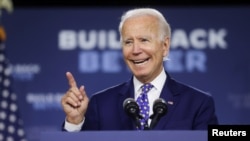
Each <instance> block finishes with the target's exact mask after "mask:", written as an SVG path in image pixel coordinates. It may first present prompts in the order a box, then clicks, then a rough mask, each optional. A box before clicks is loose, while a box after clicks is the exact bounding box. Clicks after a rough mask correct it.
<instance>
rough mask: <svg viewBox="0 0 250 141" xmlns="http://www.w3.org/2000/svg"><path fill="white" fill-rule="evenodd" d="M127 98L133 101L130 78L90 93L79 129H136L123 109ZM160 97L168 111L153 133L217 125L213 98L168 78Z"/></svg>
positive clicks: (204, 128)
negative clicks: (82, 123) (83, 121)
mask: <svg viewBox="0 0 250 141" xmlns="http://www.w3.org/2000/svg"><path fill="white" fill-rule="evenodd" d="M129 97H131V98H134V85H133V80H132V78H131V79H130V80H129V81H128V82H124V83H122V84H119V85H116V86H113V87H110V88H108V89H105V90H103V91H100V92H98V93H96V94H94V95H93V96H92V97H91V98H90V102H89V107H88V110H87V113H86V116H85V117H86V118H85V123H84V125H83V127H82V130H136V127H135V124H134V121H133V119H132V118H131V117H129V116H128V115H127V114H126V112H125V111H124V109H123V101H124V100H125V99H126V98H129ZM160 97H161V98H163V99H164V100H165V101H166V102H167V103H168V105H167V106H168V112H167V114H166V115H165V116H163V117H162V118H161V119H160V120H159V122H158V123H157V125H156V126H155V128H153V130H206V129H207V126H208V124H218V120H217V116H216V113H215V105H214V100H213V98H212V97H211V96H210V95H208V94H206V93H205V92H202V91H200V90H198V89H195V88H193V87H190V86H187V85H185V84H182V83H180V82H177V81H175V80H174V79H172V78H171V77H170V76H169V75H167V81H166V83H165V85H164V87H163V90H162V92H161V95H160Z"/></svg>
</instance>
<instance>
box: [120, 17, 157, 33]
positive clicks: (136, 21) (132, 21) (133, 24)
mask: <svg viewBox="0 0 250 141" xmlns="http://www.w3.org/2000/svg"><path fill="white" fill-rule="evenodd" d="M157 28H158V20H157V18H155V17H153V16H149V15H140V16H135V17H130V18H128V19H126V20H125V21H124V24H123V27H122V34H128V33H132V32H133V33H136V32H139V31H140V32H153V31H157Z"/></svg>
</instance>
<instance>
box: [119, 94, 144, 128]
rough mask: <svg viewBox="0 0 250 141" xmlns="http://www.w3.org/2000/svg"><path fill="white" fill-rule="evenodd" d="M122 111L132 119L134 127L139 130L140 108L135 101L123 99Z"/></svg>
mask: <svg viewBox="0 0 250 141" xmlns="http://www.w3.org/2000/svg"><path fill="white" fill-rule="evenodd" d="M123 109H124V110H125V112H126V113H127V114H128V115H129V116H130V117H132V118H133V119H134V122H135V125H136V127H138V128H141V123H140V119H141V118H142V116H141V115H140V108H139V106H138V104H137V103H136V101H135V100H134V99H133V98H127V99H125V100H124V102H123Z"/></svg>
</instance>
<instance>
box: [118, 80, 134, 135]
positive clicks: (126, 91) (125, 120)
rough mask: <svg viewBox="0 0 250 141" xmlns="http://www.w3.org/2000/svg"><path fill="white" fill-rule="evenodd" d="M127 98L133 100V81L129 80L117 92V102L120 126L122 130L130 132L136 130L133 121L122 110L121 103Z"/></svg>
mask: <svg viewBox="0 0 250 141" xmlns="http://www.w3.org/2000/svg"><path fill="white" fill-rule="evenodd" d="M127 98H134V85H133V79H132V78H131V79H130V80H129V81H128V82H126V83H125V85H124V86H123V87H122V89H121V90H120V92H119V100H118V105H117V106H119V109H120V111H122V112H120V119H121V124H122V129H123V130H132V129H136V127H135V124H134V121H133V119H132V118H130V117H129V116H128V115H127V114H126V112H125V111H124V109H123V102H124V100H125V99H127Z"/></svg>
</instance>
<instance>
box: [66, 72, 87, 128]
mask: <svg viewBox="0 0 250 141" xmlns="http://www.w3.org/2000/svg"><path fill="white" fill-rule="evenodd" d="M66 77H67V79H68V82H69V89H68V91H67V92H66V93H65V95H63V97H62V99H61V104H62V107H63V110H64V112H65V114H66V120H67V121H68V122H70V123H72V124H79V123H80V122H82V121H83V119H84V115H85V113H86V111H87V108H88V102H89V98H88V96H87V94H86V92H85V89H84V86H83V85H82V86H80V87H79V88H78V87H77V83H76V81H75V78H74V76H73V75H72V74H71V73H70V72H66Z"/></svg>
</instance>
